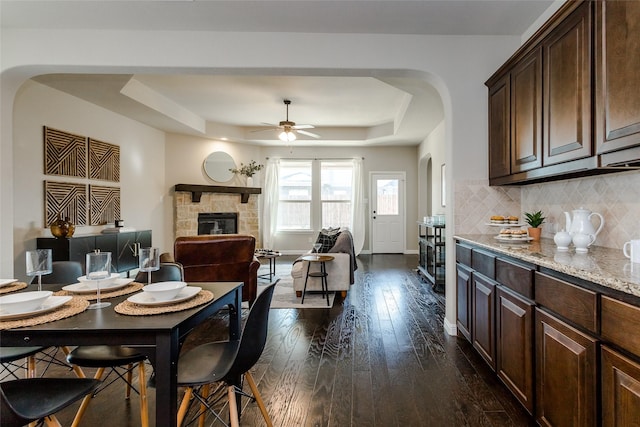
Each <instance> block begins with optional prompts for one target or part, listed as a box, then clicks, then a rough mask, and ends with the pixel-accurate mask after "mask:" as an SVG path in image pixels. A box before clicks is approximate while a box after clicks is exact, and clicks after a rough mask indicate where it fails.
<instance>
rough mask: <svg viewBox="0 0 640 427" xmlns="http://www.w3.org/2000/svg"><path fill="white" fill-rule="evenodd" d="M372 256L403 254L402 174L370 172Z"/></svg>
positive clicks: (403, 177)
mask: <svg viewBox="0 0 640 427" xmlns="http://www.w3.org/2000/svg"><path fill="white" fill-rule="evenodd" d="M370 176H371V191H370V192H369V194H371V205H370V215H371V242H372V244H371V253H374V254H376V253H378V254H380V253H386V254H389V253H404V249H405V228H406V227H405V214H404V210H405V202H404V191H405V190H404V181H405V175H404V173H403V172H371V175H370Z"/></svg>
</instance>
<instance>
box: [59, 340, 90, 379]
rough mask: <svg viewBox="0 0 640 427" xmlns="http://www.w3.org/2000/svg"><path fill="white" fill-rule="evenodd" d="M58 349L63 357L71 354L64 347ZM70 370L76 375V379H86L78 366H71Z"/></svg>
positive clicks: (67, 348)
mask: <svg viewBox="0 0 640 427" xmlns="http://www.w3.org/2000/svg"><path fill="white" fill-rule="evenodd" d="M60 349H61V350H62V352H63V353H64V355H65V356H68V355H69V353H71V350H70V349H69V347H67V346H66V345H63V346H62V347H60ZM71 369H73V372H74V373H75V374H76V377H78V378H86V377H87V376H86V375H85V374H84V371H83V370H82V368H80V366H78V365H71Z"/></svg>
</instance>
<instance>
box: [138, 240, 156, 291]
mask: <svg viewBox="0 0 640 427" xmlns="http://www.w3.org/2000/svg"><path fill="white" fill-rule="evenodd" d="M138 265H139V268H140V271H145V272H146V273H147V284H148V285H150V284H151V272H152V271H157V270H160V249H159V248H141V249H140V257H139V258H138Z"/></svg>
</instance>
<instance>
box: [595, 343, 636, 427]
mask: <svg viewBox="0 0 640 427" xmlns="http://www.w3.org/2000/svg"><path fill="white" fill-rule="evenodd" d="M639 423H640V363H637V362H636V361H634V360H631V359H629V358H627V357H625V356H623V355H622V354H620V353H618V352H616V351H615V350H612V349H610V348H608V347H606V346H602V426H603V427H609V426H637V425H638V424H639Z"/></svg>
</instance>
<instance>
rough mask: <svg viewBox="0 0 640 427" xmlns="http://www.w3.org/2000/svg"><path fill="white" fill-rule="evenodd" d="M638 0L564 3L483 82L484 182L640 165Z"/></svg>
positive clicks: (530, 179)
mask: <svg viewBox="0 0 640 427" xmlns="http://www.w3.org/2000/svg"><path fill="white" fill-rule="evenodd" d="M638 70H640V1H636V0H629V1H624V0H599V1H587V0H575V1H567V2H566V3H565V4H564V5H563V6H562V7H561V8H560V9H559V10H558V11H557V12H556V13H555V14H554V15H553V16H552V17H551V18H550V19H549V20H548V21H547V22H546V23H545V24H544V25H543V26H542V27H541V28H540V29H539V30H538V31H537V32H536V33H535V34H534V35H533V36H532V37H531V38H530V39H529V40H528V41H527V42H526V43H524V44H523V45H522V46H521V47H520V48H519V49H518V50H517V51H516V52H515V53H514V54H513V55H512V57H511V58H510V59H509V60H508V61H507V62H506V63H505V64H504V65H502V66H501V67H500V68H499V69H498V70H497V71H496V72H495V73H494V74H493V76H491V77H490V78H489V80H487V82H486V83H485V84H486V85H487V87H488V89H489V111H488V113H489V128H488V131H489V184H490V185H509V184H530V183H536V182H544V181H552V180H557V179H566V178H575V177H581V176H589V175H596V174H601V173H607V172H619V171H620V170H634V169H638V168H640V72H638Z"/></svg>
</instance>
